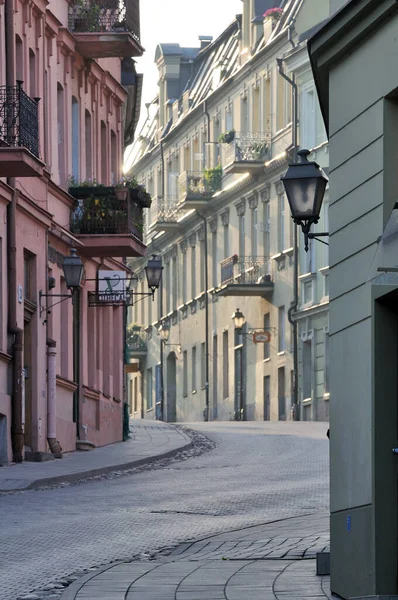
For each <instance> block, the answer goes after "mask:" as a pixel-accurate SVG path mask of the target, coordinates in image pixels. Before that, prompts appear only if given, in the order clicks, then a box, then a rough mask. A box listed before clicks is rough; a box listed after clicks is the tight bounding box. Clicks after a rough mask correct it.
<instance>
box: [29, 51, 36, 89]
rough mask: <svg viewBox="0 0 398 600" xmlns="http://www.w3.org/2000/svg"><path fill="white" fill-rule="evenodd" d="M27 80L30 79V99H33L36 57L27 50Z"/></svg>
mask: <svg viewBox="0 0 398 600" xmlns="http://www.w3.org/2000/svg"><path fill="white" fill-rule="evenodd" d="M29 79H30V97H31V98H35V97H36V96H37V93H36V55H35V53H34V52H33V50H31V49H30V48H29Z"/></svg>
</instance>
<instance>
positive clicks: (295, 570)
mask: <svg viewBox="0 0 398 600" xmlns="http://www.w3.org/2000/svg"><path fill="white" fill-rule="evenodd" d="M327 529H328V515H327V514H326V513H322V514H319V513H318V514H316V515H310V516H307V517H295V518H293V519H286V520H284V521H278V522H275V523H271V524H267V525H259V526H254V527H250V528H248V529H242V530H239V531H236V532H230V533H225V534H221V535H218V536H214V537H211V538H208V539H204V540H201V541H198V542H195V543H193V544H182V545H181V546H180V547H178V548H177V549H175V550H174V551H173V552H171V553H169V555H168V556H167V557H163V559H162V558H161V556H157V557H156V560H155V561H146V562H142V561H141V562H130V563H121V564H117V565H115V566H113V567H110V568H106V569H102V570H100V571H98V572H96V573H94V574H90V575H88V576H86V577H85V578H83V579H79V580H78V581H76V582H75V583H74V584H72V585H71V586H70V587H69V588H68V589H67V590H66V591H65V592H64V593H63V595H62V596H61V599H60V600H303V599H305V598H308V599H311V600H314V599H316V600H327V599H328V598H330V597H331V594H330V581H329V577H317V576H316V564H315V560H314V559H313V557H315V552H316V551H323V550H325V543H327V541H328V537H327V535H326V531H327ZM216 548H217V549H216ZM311 557H312V560H311Z"/></svg>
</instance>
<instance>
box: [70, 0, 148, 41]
mask: <svg viewBox="0 0 398 600" xmlns="http://www.w3.org/2000/svg"><path fill="white" fill-rule="evenodd" d="M69 29H70V30H71V31H73V32H82V33H83V32H84V33H86V32H94V33H95V32H101V31H113V32H117V31H128V32H129V33H131V34H132V35H133V36H134V38H135V39H136V40H137V41H139V40H140V12H139V0H73V2H72V3H71V6H70V8H69Z"/></svg>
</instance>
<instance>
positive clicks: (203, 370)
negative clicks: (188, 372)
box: [200, 342, 206, 389]
mask: <svg viewBox="0 0 398 600" xmlns="http://www.w3.org/2000/svg"><path fill="white" fill-rule="evenodd" d="M200 365H201V368H200V371H201V382H200V383H201V387H202V389H203V388H205V387H206V344H205V343H204V342H203V343H202V344H201V345H200Z"/></svg>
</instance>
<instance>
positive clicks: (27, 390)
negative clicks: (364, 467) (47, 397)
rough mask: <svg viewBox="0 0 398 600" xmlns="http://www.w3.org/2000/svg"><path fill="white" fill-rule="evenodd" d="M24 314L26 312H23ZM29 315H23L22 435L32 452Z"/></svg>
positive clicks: (30, 333)
mask: <svg viewBox="0 0 398 600" xmlns="http://www.w3.org/2000/svg"><path fill="white" fill-rule="evenodd" d="M25 312H26V311H25ZM30 319H31V315H30V314H29V316H28V318H27V315H26V314H25V323H24V345H23V364H24V370H23V378H24V382H23V383H24V385H23V390H24V392H23V395H24V399H23V406H24V407H25V410H24V413H25V418H24V423H25V426H24V434H25V446H26V447H27V449H28V450H32V408H33V407H32V374H33V369H32V321H31V320H30Z"/></svg>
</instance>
